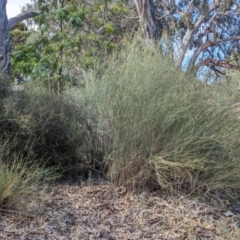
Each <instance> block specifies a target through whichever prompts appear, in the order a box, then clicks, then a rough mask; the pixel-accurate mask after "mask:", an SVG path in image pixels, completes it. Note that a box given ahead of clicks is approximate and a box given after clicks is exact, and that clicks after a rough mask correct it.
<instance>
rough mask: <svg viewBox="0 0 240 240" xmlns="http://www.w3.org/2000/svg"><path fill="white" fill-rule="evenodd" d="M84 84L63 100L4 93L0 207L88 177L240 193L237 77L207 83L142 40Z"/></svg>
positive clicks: (28, 92) (172, 189) (31, 87)
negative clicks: (41, 187) (46, 184)
mask: <svg viewBox="0 0 240 240" xmlns="http://www.w3.org/2000/svg"><path fill="white" fill-rule="evenodd" d="M75 77H76V78H78V76H75ZM83 78H84V79H83ZM3 80H4V77H2V81H3ZM79 81H81V82H83V81H84V84H82V85H81V86H80V87H79V86H78V87H70V88H68V89H66V90H65V92H64V93H63V94H62V95H61V96H58V97H56V96H53V95H51V93H50V92H49V91H48V89H47V88H46V87H45V86H44V85H41V84H37V83H36V82H29V83H26V84H25V85H24V91H23V90H22V91H13V92H9V93H4V94H3V95H2V98H1V102H0V124H1V128H0V136H1V138H0V141H1V147H0V157H1V159H0V207H14V206H15V205H16V202H19V199H20V198H21V197H22V198H24V196H25V194H27V193H28V191H29V189H31V187H34V186H37V184H40V183H41V182H42V181H50V180H54V179H59V178H61V177H65V176H70V177H74V178H76V177H79V178H82V179H84V178H87V177H88V176H89V173H91V176H93V177H99V176H100V177H103V178H107V179H108V180H110V181H111V182H112V183H113V184H115V185H121V186H125V187H127V188H128V189H131V190H136V191H141V190H149V191H152V190H158V189H159V190H162V191H164V192H166V193H168V194H172V195H180V194H181V195H182V194H187V195H190V196H202V195H204V196H206V197H213V196H217V194H218V193H219V192H221V193H224V194H226V195H228V196H229V197H232V198H236V197H237V196H239V194H240V185H239V181H240V147H239V146H240V139H239V134H240V120H239V112H238V91H237V90H236V87H235V84H237V77H236V78H234V79H232V81H230V82H228V81H222V82H220V83H215V84H213V85H208V84H205V83H204V82H200V81H197V80H196V79H193V78H192V77H190V76H188V75H187V74H184V73H183V72H182V71H180V70H176V68H175V67H174V65H173V64H172V61H171V59H168V57H166V56H165V57H164V56H162V55H161V54H160V53H158V52H157V51H156V50H155V49H154V46H149V47H146V46H144V47H142V46H141V45H140V44H139V43H137V42H134V41H133V42H132V44H131V45H129V46H127V47H126V48H125V49H123V50H121V51H120V52H115V53H113V54H112V56H111V57H110V58H108V59H107V60H106V61H103V62H102V63H101V64H98V65H96V66H95V68H94V70H91V71H90V70H89V71H87V72H86V73H85V75H82V76H81V79H79ZM44 82H45V79H44Z"/></svg>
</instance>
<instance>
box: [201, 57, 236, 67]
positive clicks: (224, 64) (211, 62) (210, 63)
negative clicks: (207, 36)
mask: <svg viewBox="0 0 240 240" xmlns="http://www.w3.org/2000/svg"><path fill="white" fill-rule="evenodd" d="M203 65H205V66H207V67H210V68H212V67H211V66H215V67H222V68H226V69H236V70H240V66H236V65H233V64H231V63H228V62H226V61H219V60H216V59H212V58H209V59H205V60H202V61H200V62H199V63H198V65H197V67H200V66H203Z"/></svg>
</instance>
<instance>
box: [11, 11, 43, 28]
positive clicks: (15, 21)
mask: <svg viewBox="0 0 240 240" xmlns="http://www.w3.org/2000/svg"><path fill="white" fill-rule="evenodd" d="M39 14H40V12H23V13H20V14H19V15H17V16H16V17H13V18H10V19H9V20H8V24H9V28H10V29H13V27H14V26H16V25H17V24H18V23H20V22H21V21H24V20H26V19H28V18H33V17H35V16H37V15H39Z"/></svg>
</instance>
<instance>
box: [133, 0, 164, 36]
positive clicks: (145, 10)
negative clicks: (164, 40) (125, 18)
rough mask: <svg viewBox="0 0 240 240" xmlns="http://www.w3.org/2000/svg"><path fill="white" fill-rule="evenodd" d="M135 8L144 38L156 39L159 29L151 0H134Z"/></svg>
mask: <svg viewBox="0 0 240 240" xmlns="http://www.w3.org/2000/svg"><path fill="white" fill-rule="evenodd" d="M134 4H135V6H136V8H137V12H138V16H139V21H140V24H141V28H142V32H143V34H144V37H145V38H146V39H153V40H157V39H159V37H160V29H159V27H158V25H157V21H156V18H155V13H154V12H155V10H154V8H155V6H154V1H153V0H134Z"/></svg>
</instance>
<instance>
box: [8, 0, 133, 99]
mask: <svg viewBox="0 0 240 240" xmlns="http://www.w3.org/2000/svg"><path fill="white" fill-rule="evenodd" d="M113 9H115V10H113ZM116 9H118V10H116ZM126 9H127V8H126V7H125V5H124V3H123V2H122V1H116V2H114V3H111V2H109V1H98V2H95V1H93V2H89V3H84V2H78V1H68V0H61V1H58V2H55V1H44V2H39V1H33V3H31V4H28V6H27V7H26V8H25V10H40V11H41V14H40V15H38V16H37V17H36V18H35V19H34V21H35V23H36V24H37V25H38V27H39V28H38V30H37V31H33V30H32V31H28V32H27V33H28V34H29V35H28V36H26V39H25V42H23V43H22V42H20V44H19V45H18V46H17V47H16V48H15V49H14V50H13V52H12V56H11V57H12V72H13V74H14V77H17V78H18V79H20V78H26V77H27V78H29V77H30V78H31V79H35V80H42V79H45V80H44V81H45V85H46V86H48V88H50V89H51V92H54V93H55V94H57V95H61V94H62V92H63V91H64V89H65V88H66V86H69V85H70V86H72V85H77V84H79V82H80V81H76V77H75V75H76V74H77V75H82V73H84V71H85V70H86V69H88V68H91V67H92V66H93V65H94V64H95V63H96V62H97V61H99V60H100V59H101V58H102V57H103V56H106V55H105V54H106V53H110V52H111V51H112V50H113V49H114V47H115V46H116V42H118V41H119V40H120V39H121V36H122V35H123V33H125V32H127V31H128V28H127V27H126V25H129V26H130V25H131V22H132V21H131V20H130V21H129V20H125V19H123V18H122V15H123V14H127V10H126ZM19 31H20V30H19ZM12 35H13V37H15V38H20V37H19V35H20V34H18V35H17V33H16V32H12Z"/></svg>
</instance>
